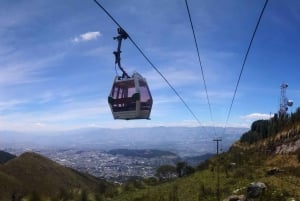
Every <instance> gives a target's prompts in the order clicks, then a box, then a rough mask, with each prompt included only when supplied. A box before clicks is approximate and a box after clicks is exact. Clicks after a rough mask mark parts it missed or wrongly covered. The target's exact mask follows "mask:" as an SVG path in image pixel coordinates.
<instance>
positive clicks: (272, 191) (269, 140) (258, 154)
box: [113, 109, 300, 201]
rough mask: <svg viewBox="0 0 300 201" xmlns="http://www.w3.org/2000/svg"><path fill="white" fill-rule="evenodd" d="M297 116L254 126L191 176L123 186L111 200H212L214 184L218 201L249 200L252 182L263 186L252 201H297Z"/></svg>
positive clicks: (299, 139) (299, 175) (299, 185)
mask: <svg viewBox="0 0 300 201" xmlns="http://www.w3.org/2000/svg"><path fill="white" fill-rule="evenodd" d="M299 114H300V110H299V109H298V110H297V112H296V113H295V114H292V115H290V116H285V117H280V118H278V116H275V117H274V118H273V119H271V120H259V121H257V122H254V123H253V125H252V127H251V130H250V131H249V132H247V133H245V134H244V135H243V136H242V137H241V140H240V141H238V142H236V143H235V144H234V145H233V146H232V147H231V148H230V150H229V151H228V152H226V153H222V154H220V155H219V157H217V156H216V157H213V158H211V159H210V160H208V161H206V162H205V163H204V164H202V165H200V166H199V167H198V168H197V171H196V172H195V173H194V174H192V175H189V176H186V177H182V178H175V179H173V180H172V181H164V182H162V183H161V182H157V183H160V184H156V185H149V184H147V182H146V181H144V182H140V183H139V185H137V184H136V183H133V182H132V183H131V184H126V185H124V188H123V189H125V190H124V192H123V193H121V194H120V195H119V196H116V197H115V198H114V199H113V200H114V201H153V200H157V201H200V200H203V201H209V200H214V201H215V200H218V199H217V189H218V188H217V186H218V185H217V181H218V180H219V192H220V193H219V195H220V199H219V200H226V198H228V197H229V196H231V195H247V187H248V186H249V184H250V183H252V182H262V183H264V184H265V185H266V189H265V190H264V192H263V193H262V194H260V195H259V196H258V197H256V198H252V199H251V200H253V201H256V200H257V201H269V200H272V201H274V200H275V201H292V200H300V118H298V117H299ZM275 131H276V132H275ZM218 164H219V165H218ZM218 170H219V171H218ZM218 172H219V174H218ZM218 175H219V176H218ZM218 178H219V179H218ZM233 200H234V199H233ZM241 200H243V199H241Z"/></svg>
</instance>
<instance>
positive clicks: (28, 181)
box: [0, 153, 98, 196]
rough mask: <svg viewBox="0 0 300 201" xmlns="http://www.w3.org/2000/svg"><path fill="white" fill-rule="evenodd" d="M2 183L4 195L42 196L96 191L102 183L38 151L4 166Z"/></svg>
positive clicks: (0, 167)
mask: <svg viewBox="0 0 300 201" xmlns="http://www.w3.org/2000/svg"><path fill="white" fill-rule="evenodd" d="M0 182H1V188H0V195H4V194H10V196H11V194H12V192H14V191H17V192H18V193H19V194H20V193H22V192H26V193H28V192H32V191H36V192H38V193H39V194H41V195H46V196H53V195H55V194H58V193H59V192H60V191H61V190H62V189H65V190H73V189H83V190H88V191H93V190H95V189H96V188H97V186H98V180H96V179H95V178H93V177H91V176H87V175H84V174H80V173H78V172H76V171H74V170H72V169H70V168H66V167H63V166H61V165H59V164H57V163H55V162H53V161H51V160H49V159H47V158H45V157H43V156H40V155H38V154H35V153H25V154H23V155H21V156H20V157H18V158H15V159H13V160H11V161H9V162H7V163H6V164H4V165H2V166H0ZM14 186H16V187H17V188H15V187H14ZM5 189H6V190H5ZM26 193H25V194H26Z"/></svg>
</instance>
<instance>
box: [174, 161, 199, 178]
mask: <svg viewBox="0 0 300 201" xmlns="http://www.w3.org/2000/svg"><path fill="white" fill-rule="evenodd" d="M176 172H177V176H178V177H183V176H186V175H190V174H192V173H194V172H195V169H194V168H193V167H192V166H189V165H188V164H187V163H186V162H178V163H177V164H176Z"/></svg>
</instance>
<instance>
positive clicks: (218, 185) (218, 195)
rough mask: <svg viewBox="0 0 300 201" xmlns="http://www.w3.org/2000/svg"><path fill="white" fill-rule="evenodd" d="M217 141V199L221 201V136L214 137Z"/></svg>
mask: <svg viewBox="0 0 300 201" xmlns="http://www.w3.org/2000/svg"><path fill="white" fill-rule="evenodd" d="M213 141H215V142H216V143H217V201H220V157H219V143H220V142H221V141H222V139H221V138H216V139H213Z"/></svg>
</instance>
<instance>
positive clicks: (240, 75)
mask: <svg viewBox="0 0 300 201" xmlns="http://www.w3.org/2000/svg"><path fill="white" fill-rule="evenodd" d="M268 2H269V0H266V1H265V4H264V6H263V9H262V10H261V12H260V15H259V18H258V21H257V23H256V26H255V29H254V32H253V34H252V37H251V40H250V43H249V46H248V49H247V52H246V54H245V57H244V60H243V64H242V68H241V71H240V74H239V77H238V81H237V83H236V86H235V90H234V94H233V97H232V100H231V104H230V107H229V111H228V115H227V119H226V123H225V126H224V130H223V134H224V133H225V130H226V127H227V124H228V121H229V117H230V114H231V110H232V106H233V103H234V100H235V96H236V92H237V89H238V86H239V84H240V80H241V77H242V74H243V71H244V67H245V64H246V61H247V58H248V54H249V52H250V49H251V46H252V43H253V40H254V37H255V34H256V32H257V29H258V26H259V24H260V21H261V18H262V16H263V14H264V12H265V9H266V7H267V4H268Z"/></svg>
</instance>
